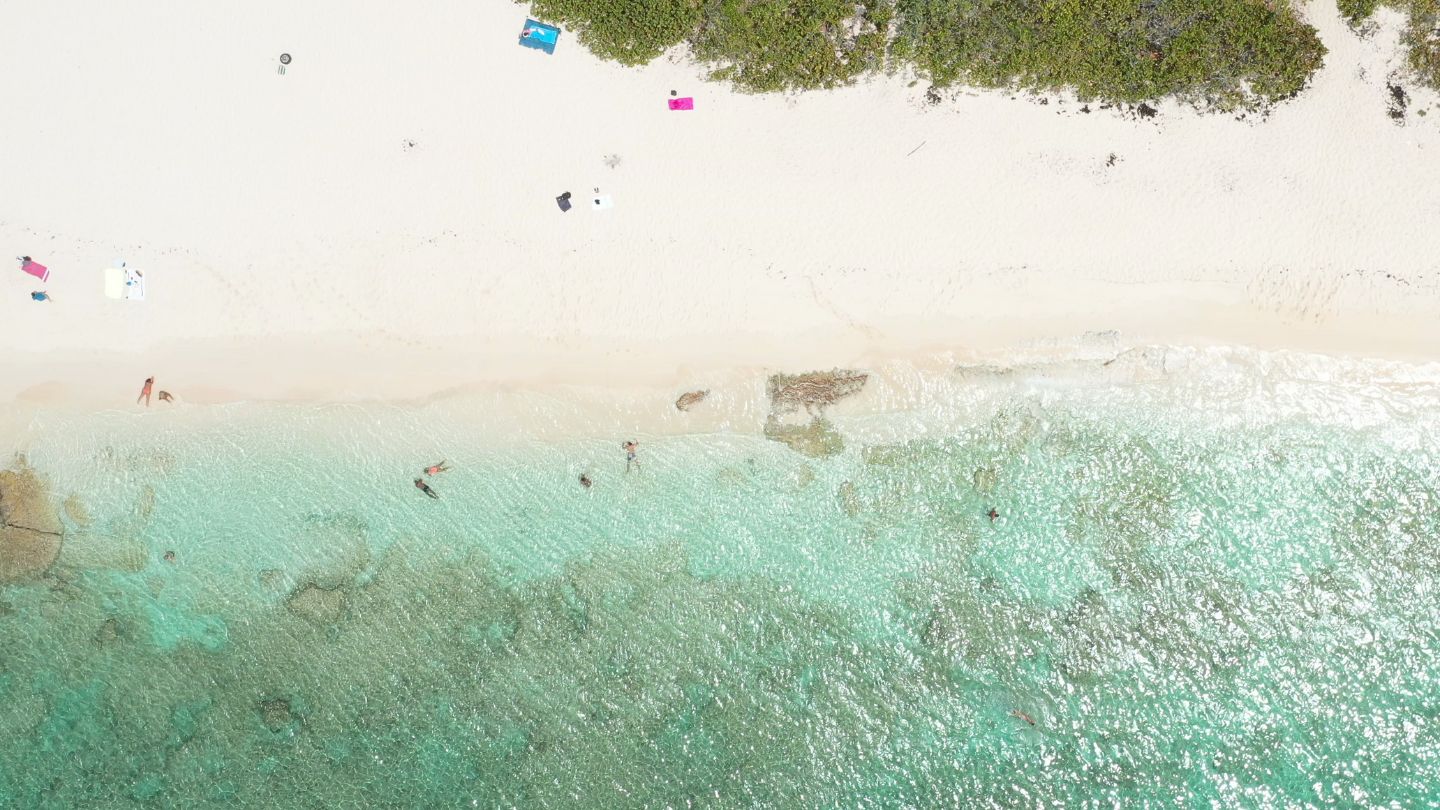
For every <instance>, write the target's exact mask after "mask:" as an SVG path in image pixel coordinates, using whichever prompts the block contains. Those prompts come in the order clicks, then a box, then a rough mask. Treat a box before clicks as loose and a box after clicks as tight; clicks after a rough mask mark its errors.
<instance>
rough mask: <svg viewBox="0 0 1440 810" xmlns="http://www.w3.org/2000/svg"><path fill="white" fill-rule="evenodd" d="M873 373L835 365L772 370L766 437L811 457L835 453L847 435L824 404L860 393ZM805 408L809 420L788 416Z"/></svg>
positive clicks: (833, 402)
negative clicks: (827, 416) (802, 371)
mask: <svg viewBox="0 0 1440 810" xmlns="http://www.w3.org/2000/svg"><path fill="white" fill-rule="evenodd" d="M869 379H870V375H869V374H866V373H865V372H863V371H849V370H842V369H835V370H833V371H812V372H808V373H806V374H772V375H770V379H769V381H768V382H767V384H766V392H767V394H768V395H769V397H770V415H769V416H768V417H766V419H765V438H767V439H770V440H771V441H776V442H780V443H782V444H784V445H786V446H787V447H789V448H790V449H791V450H794V451H795V452H797V453H801V454H804V455H807V456H810V457H811V458H820V457H823V456H833V455H836V454H838V453H840V452H841V451H843V450H844V449H845V439H844V438H843V437H841V435H840V432H839V431H838V430H836V429H835V426H834V425H833V424H831V423H830V422H829V420H827V419H825V417H824V412H825V408H827V407H829V406H831V405H834V404H835V403H836V402H839V401H840V400H842V399H845V398H846V397H850V396H854V395H855V394H858V393H860V390H861V389H862V388H864V387H865V383H866V381H867V380H869ZM802 411H803V413H804V414H805V415H808V416H809V417H810V419H809V421H808V422H807V421H801V420H795V419H787V417H790V416H792V415H795V414H799V413H801V412H802Z"/></svg>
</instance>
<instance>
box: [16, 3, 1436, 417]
mask: <svg viewBox="0 0 1440 810" xmlns="http://www.w3.org/2000/svg"><path fill="white" fill-rule="evenodd" d="M1307 14H1308V15H1309V16H1310V18H1311V20H1312V22H1314V23H1315V24H1316V25H1317V26H1318V27H1319V28H1320V30H1321V36H1322V39H1323V41H1324V43H1325V45H1326V46H1327V47H1328V48H1329V51H1330V53H1329V55H1328V57H1327V59H1326V66H1325V68H1324V69H1323V70H1322V71H1321V72H1320V73H1319V74H1318V75H1317V76H1316V78H1315V81H1314V84H1313V86H1312V87H1311V88H1310V89H1309V90H1308V91H1307V92H1306V93H1304V94H1302V96H1301V97H1300V98H1298V99H1296V100H1294V101H1292V102H1290V103H1287V104H1284V105H1282V106H1281V107H1279V108H1278V109H1276V110H1275V111H1274V112H1273V113H1272V114H1271V115H1270V116H1269V117H1268V119H1267V120H1265V121H1263V122H1260V121H1258V120H1256V119H1254V117H1251V119H1249V120H1245V121H1237V120H1235V119H1234V118H1232V117H1229V116H1222V115H1209V116H1202V115H1196V114H1194V113H1193V112H1190V111H1187V110H1183V109H1180V108H1178V107H1175V106H1173V105H1169V106H1166V107H1164V108H1163V109H1162V112H1161V115H1160V116H1159V117H1158V118H1157V119H1155V120H1152V121H1139V120H1135V119H1134V118H1133V117H1127V116H1122V115H1119V114H1116V113H1114V112H1110V111H1096V112H1092V113H1089V114H1085V113H1082V112H1080V106H1081V105H1080V104H1078V103H1076V102H1074V101H1070V102H1064V101H1062V100H1059V99H1055V100H1051V101H1050V102H1049V103H1047V104H1039V103H1035V102H1034V101H1033V100H1024V99H1022V100H1015V99H1011V98H1009V97H1008V96H1006V95H1004V94H973V95H962V96H961V97H959V98H957V99H955V100H951V101H946V102H944V103H942V104H940V105H937V106H927V105H926V104H925V103H924V101H923V99H922V96H923V91H924V85H923V83H922V84H918V85H916V86H914V87H910V86H908V85H909V83H910V82H909V79H908V78H907V77H904V76H897V77H893V78H891V79H886V80H876V81H873V82H870V83H867V84H864V85H861V86H857V87H854V88H850V89H846V90H843V91H838V92H832V93H815V94H808V95H804V96H802V97H777V96H745V95H738V94H735V93H732V92H730V91H729V90H728V89H726V88H725V87H724V86H722V85H718V84H712V83H706V82H702V81H701V80H700V78H699V73H700V71H699V69H698V68H697V67H695V66H693V65H688V64H683V63H679V62H675V63H670V64H659V65H656V66H652V67H649V68H644V69H626V68H621V67H619V66H616V65H611V64H606V63H602V62H600V61H598V60H597V59H595V58H594V57H592V56H590V55H589V54H588V53H587V52H586V51H585V50H584V48H583V47H581V46H580V45H579V44H578V43H577V42H576V41H575V38H574V36H573V35H571V34H568V33H567V34H566V35H564V36H562V38H561V41H560V47H559V50H558V52H557V53H556V54H555V55H554V56H545V55H543V54H541V53H539V52H536V51H532V50H527V49H523V48H520V47H518V46H517V44H516V37H517V33H518V31H519V28H520V26H521V24H522V22H523V20H524V18H525V8H524V7H523V6H518V5H512V4H510V3H507V2H503V1H502V0H485V1H484V2H479V3H469V2H466V3H462V2H453V1H452V0H445V1H444V2H436V3H430V4H420V5H418V6H417V5H414V4H410V5H405V6H394V7H391V8H384V7H376V6H374V5H373V4H371V5H361V6H354V5H350V6H345V7H343V8H342V7H340V6H336V5H333V4H309V5H302V6H296V5H295V4H292V3H281V2H277V1H276V0H256V2H250V3H246V4H244V5H243V7H242V6H240V5H236V4H220V5H214V4H208V5H207V4H200V5H197V4H194V3H184V2H177V1H176V0H161V1H160V2H154V3H148V4H142V5H141V6H133V5H132V6H128V7H127V6H125V5H123V4H121V5H117V4H94V3H83V2H76V1H75V0H53V2H45V3H41V2H34V1H33V0H23V1H22V2H12V3H7V4H5V6H4V7H3V9H0V25H3V27H4V28H5V29H6V30H7V31H8V32H10V36H9V37H7V47H6V48H5V49H3V50H0V75H3V76H5V77H6V78H5V80H4V81H3V82H0V108H3V109H5V110H6V111H7V117H8V119H9V120H8V122H7V125H6V126H5V127H4V128H3V129H0V178H3V186H0V187H3V189H4V193H3V194H0V245H3V249H4V250H5V251H8V252H7V253H5V254H4V256H5V258H6V260H7V262H8V261H9V257H10V256H16V255H21V254H26V255H31V256H33V257H34V258H35V259H36V260H37V261H40V262H41V263H43V264H46V265H47V266H49V267H50V269H51V271H52V274H53V276H52V279H51V281H50V283H49V285H48V286H47V287H45V289H48V291H49V292H50V293H51V294H52V295H53V296H54V298H55V301H54V302H53V303H49V304H37V303H34V302H32V301H30V300H29V296H28V295H27V293H28V292H29V291H31V290H34V289H40V286H38V285H37V284H35V283H34V281H35V280H34V279H32V278H30V277H29V276H26V275H23V274H22V273H20V272H19V271H18V270H17V269H15V268H14V266H13V264H11V265H9V267H10V269H8V270H6V271H5V273H4V274H3V277H4V279H5V281H4V285H3V288H0V325H3V334H4V336H5V338H6V346H7V356H6V361H5V367H6V369H7V373H6V374H4V375H3V379H0V397H3V398H5V399H10V398H12V397H20V398H22V399H30V400H38V399H52V398H56V397H70V398H76V399H85V400H92V399H93V400H96V401H114V402H116V403H118V404H125V403H128V402H129V401H130V398H132V397H133V396H134V393H135V389H136V388H137V387H138V384H139V381H140V380H141V379H143V378H144V377H146V376H148V375H150V374H155V375H158V376H159V377H160V382H161V387H168V388H171V389H172V390H176V391H177V392H180V393H182V395H184V396H186V397H187V398H189V399H191V400H198V401H204V400H223V399H230V398H247V397H334V398H348V397H371V396H381V397H389V396H422V395H425V394H429V393H432V392H435V391H438V390H442V389H446V388H451V387H455V386H462V385H468V384H499V383H503V384H506V385H513V386H521V387H523V386H526V385H540V384H545V383H567V384H577V385H614V386H626V385H632V384H653V385H659V386H665V387H669V388H673V389H675V390H677V391H678V390H683V389H684V388H686V387H691V386H703V385H704V384H705V383H706V382H707V379H706V378H707V376H714V375H718V374H720V373H721V370H724V369H731V370H733V369H736V368H741V367H744V368H756V367H763V368H772V369H773V368H783V369H787V370H803V368H805V367H825V368H829V367H833V366H866V365H867V364H873V363H877V362H880V361H881V360H883V359H885V358H894V357H923V358H948V357H951V356H973V355H975V354H979V353H984V352H989V351H996V350H1002V349H1004V348H1005V347H1009V346H1014V345H1019V344H1028V345H1034V344H1036V343H1037V342H1038V343H1044V342H1046V341H1065V340H1069V339H1071V338H1074V337H1076V336H1078V335H1081V334H1082V333H1085V332H1089V331H1103V330H1119V331H1120V332H1121V333H1122V335H1123V336H1124V340H1125V341H1126V342H1129V343H1141V342H1149V341H1154V342H1162V343H1172V344H1214V343H1241V344H1251V345H1257V346H1265V347H1278V348H1301V349H1308V350H1316V351H1324V352H1336V353H1351V354H1358V355H1383V356H1392V357H1402V358H1418V359H1435V358H1436V353H1437V352H1436V349H1435V347H1436V346H1437V345H1440V344H1437V339H1440V323H1437V319H1436V314H1437V312H1440V227H1436V222H1437V218H1440V107H1436V106H1435V104H1434V99H1433V97H1429V96H1424V95H1419V94H1417V97H1416V98H1415V99H1414V101H1413V103H1412V106H1411V114H1410V115H1409V117H1408V119H1407V121H1406V122H1405V125H1404V126H1399V125H1397V124H1396V123H1395V122H1392V121H1391V120H1390V119H1389V118H1388V117H1387V116H1386V111H1385V110H1386V93H1385V82H1386V75H1387V74H1388V73H1390V72H1391V71H1392V70H1394V69H1395V67H1396V66H1397V65H1398V60H1399V58H1400V57H1399V51H1398V49H1397V48H1396V47H1395V38H1396V36H1397V31H1398V27H1399V25H1398V20H1397V19H1396V18H1395V17H1394V16H1393V15H1390V16H1385V15H1384V14H1382V17H1381V20H1382V25H1381V26H1380V30H1379V31H1378V32H1377V33H1376V34H1374V35H1373V36H1372V37H1370V38H1368V39H1365V40H1361V39H1359V38H1357V37H1355V36H1354V35H1353V34H1352V33H1351V32H1349V31H1348V30H1347V29H1346V28H1345V26H1344V25H1343V24H1342V23H1341V22H1340V20H1339V19H1338V16H1337V15H1336V12H1335V8H1334V4H1333V2H1331V1H1330V0H1327V1H1326V2H1317V3H1314V4H1312V5H1311V6H1309V7H1308V9H1307ZM281 52H289V53H291V54H293V56H294V61H293V63H292V64H291V65H290V66H289V68H288V70H287V71H286V73H285V74H284V75H280V74H279V73H278V72H277V67H278V66H279V63H278V56H279V54H280V53H281ZM671 90H677V91H679V93H680V95H693V96H694V97H695V99H696V109H695V111H693V112H670V111H668V110H667V109H666V104H665V101H666V99H667V98H668V97H669V95H670V91H671ZM1427 107H1428V109H1429V110H1430V115H1429V116H1428V117H1422V116H1419V115H1418V114H1417V113H1416V111H1417V110H1418V109H1421V108H1427ZM411 142H413V146H412V145H410V143H411ZM1111 154H1113V155H1115V158H1116V159H1115V162H1114V165H1112V166H1107V165H1106V164H1107V161H1108V158H1109V156H1110V155H1111ZM608 156H618V158H619V162H618V165H616V166H614V167H613V168H612V167H610V166H609V165H607V157H608ZM597 187H598V188H599V189H600V190H601V192H602V193H604V194H608V195H612V196H613V198H614V201H615V208H614V209H613V210H610V211H605V212H593V211H589V210H585V208H586V205H587V203H586V197H587V196H588V194H589V193H590V192H591V190H592V189H593V188H597ZM563 191H570V192H572V193H573V195H574V197H575V199H576V202H577V203H578V205H577V210H573V211H571V212H569V213H565V214H562V213H561V212H560V211H559V210H558V209H557V207H556V205H555V202H554V197H555V196H556V195H558V194H560V193H561V192H563ZM116 259H124V260H125V261H126V262H128V264H129V266H131V267H135V268H140V269H142V270H143V271H145V273H146V276H147V279H148V300H146V301H145V302H144V303H135V302H122V301H113V300H108V299H106V298H105V297H104V296H103V294H102V282H101V275H102V269H103V268H105V267H107V266H109V265H110V264H111V263H112V261H114V260H116Z"/></svg>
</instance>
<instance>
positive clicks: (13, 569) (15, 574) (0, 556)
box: [0, 526, 60, 582]
mask: <svg viewBox="0 0 1440 810" xmlns="http://www.w3.org/2000/svg"><path fill="white" fill-rule="evenodd" d="M59 554H60V535H58V534H47V533H45V532H37V531H34V530H32V529H22V528H20V527H18V526H5V527H4V528H3V529H0V582H26V581H29V580H33V579H38V578H39V577H40V576H41V575H42V574H44V573H45V572H46V571H48V570H50V566H51V565H53V564H54V562H55V558H56V557H57V556H59Z"/></svg>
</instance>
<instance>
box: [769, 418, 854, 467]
mask: <svg viewBox="0 0 1440 810" xmlns="http://www.w3.org/2000/svg"><path fill="white" fill-rule="evenodd" d="M765 438H767V439H769V440H770V441H772V442H780V443H781V444H783V445H785V446H787V447H789V448H790V449H791V450H794V451H795V452H797V453H800V454H801V455H806V456H809V457H811V458H823V457H825V456H833V455H837V454H838V453H840V452H841V451H843V450H844V449H845V439H844V438H843V437H841V435H840V431H838V430H836V429H835V426H834V425H832V424H830V422H829V421H828V420H826V419H825V418H824V417H822V416H817V417H815V418H814V419H811V420H810V421H809V422H807V423H805V424H803V425H786V424H782V423H781V422H780V421H779V420H778V419H776V418H775V417H773V416H772V417H770V418H769V419H767V420H765Z"/></svg>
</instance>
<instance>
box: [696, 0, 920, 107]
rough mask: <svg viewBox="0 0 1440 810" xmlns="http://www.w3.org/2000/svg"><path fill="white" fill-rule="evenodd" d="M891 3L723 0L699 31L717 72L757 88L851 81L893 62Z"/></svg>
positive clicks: (703, 55)
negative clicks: (888, 57)
mask: <svg viewBox="0 0 1440 810" xmlns="http://www.w3.org/2000/svg"><path fill="white" fill-rule="evenodd" d="M890 17H891V6H889V5H888V4H885V3H881V4H879V5H878V6H876V7H874V8H867V7H858V8H857V6H856V4H855V3H854V2H853V0H719V2H712V3H711V4H710V6H709V8H708V10H707V14H706V17H705V23H704V26H703V27H702V28H701V29H700V31H699V32H698V33H697V34H696V35H695V37H694V40H693V44H694V50H695V56H696V58H698V59H700V60H701V61H702V62H707V63H711V64H714V65H717V66H718V67H716V69H714V70H713V71H712V72H711V77H712V78H716V79H723V80H729V81H732V82H734V83H735V84H736V85H737V86H739V87H741V88H743V89H746V90H753V91H760V92H765V91H773V90H805V89H809V88H818V87H836V86H838V85H842V84H847V83H849V82H850V81H852V80H853V79H855V77H856V76H859V75H860V74H861V73H864V72H866V71H868V70H873V69H876V68H879V67H881V66H882V65H883V63H884V61H885V44H886V39H887V38H888V36H887V32H886V29H887V28H888V26H889V24H890Z"/></svg>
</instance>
